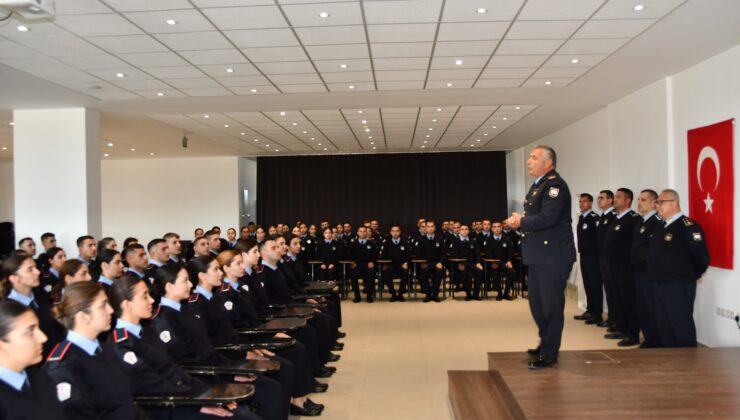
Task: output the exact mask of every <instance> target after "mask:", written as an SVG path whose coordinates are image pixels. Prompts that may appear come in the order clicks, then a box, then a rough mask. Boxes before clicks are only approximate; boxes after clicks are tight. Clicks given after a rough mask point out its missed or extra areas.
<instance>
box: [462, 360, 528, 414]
mask: <svg viewBox="0 0 740 420" xmlns="http://www.w3.org/2000/svg"><path fill="white" fill-rule="evenodd" d="M447 377H448V380H449V385H448V389H449V396H450V404H451V405H452V411H453V413H454V415H455V419H456V420H489V419H525V418H526V416H525V415H524V412H523V411H522V409H521V408H520V407H519V404H517V402H516V400H515V399H514V396H513V395H512V394H511V391H509V388H508V387H507V386H506V383H505V382H504V380H503V378H502V377H501V375H500V374H499V373H498V372H497V371H476V370H469V371H466V370H451V371H448V372H447Z"/></svg>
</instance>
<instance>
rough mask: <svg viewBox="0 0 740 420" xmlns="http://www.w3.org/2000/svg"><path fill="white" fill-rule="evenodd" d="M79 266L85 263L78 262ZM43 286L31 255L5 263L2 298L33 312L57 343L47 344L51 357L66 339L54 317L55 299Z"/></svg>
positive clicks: (1, 274) (0, 275)
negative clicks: (42, 289)
mask: <svg viewBox="0 0 740 420" xmlns="http://www.w3.org/2000/svg"><path fill="white" fill-rule="evenodd" d="M77 264H81V263H80V262H79V261H78V262H77ZM39 284H40V283H39V271H38V269H36V263H35V262H34V260H33V258H31V257H30V256H28V255H27V254H23V255H12V256H10V257H8V258H6V259H5V260H4V261H3V263H2V269H1V270H0V296H2V298H3V299H7V300H12V301H16V302H18V303H21V304H23V305H25V306H28V307H29V308H31V309H33V312H34V314H35V315H36V317H37V318H38V320H39V328H41V330H42V331H43V332H44V334H46V336H47V337H49V339H50V340H53V341H51V342H49V341H47V342H46V344H44V355H47V354H49V352H51V349H52V347H53V346H54V344H56V342H59V341H60V340H62V339H63V338H64V334H65V332H64V328H63V327H62V326H61V325H59V323H58V322H56V320H55V319H54V317H52V315H51V298H50V296H49V295H48V294H47V293H45V292H42V291H38V289H37V287H38V286H39ZM34 289H36V290H34Z"/></svg>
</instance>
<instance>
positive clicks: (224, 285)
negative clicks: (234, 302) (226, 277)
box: [221, 281, 231, 292]
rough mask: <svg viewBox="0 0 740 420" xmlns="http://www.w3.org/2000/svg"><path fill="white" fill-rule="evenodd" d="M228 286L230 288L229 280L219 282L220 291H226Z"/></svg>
mask: <svg viewBox="0 0 740 420" xmlns="http://www.w3.org/2000/svg"><path fill="white" fill-rule="evenodd" d="M229 288H231V285H230V284H229V282H226V281H225V282H223V283H221V291H222V292H228V291H229Z"/></svg>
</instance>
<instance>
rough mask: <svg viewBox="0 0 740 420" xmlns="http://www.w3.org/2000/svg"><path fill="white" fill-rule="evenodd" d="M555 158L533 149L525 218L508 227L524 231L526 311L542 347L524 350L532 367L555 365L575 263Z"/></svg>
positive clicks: (515, 217) (566, 199)
mask: <svg viewBox="0 0 740 420" xmlns="http://www.w3.org/2000/svg"><path fill="white" fill-rule="evenodd" d="M556 166H557V155H556V154H555V150H553V149H552V148H551V147H549V146H544V145H540V146H537V147H535V148H534V149H533V150H532V152H531V153H530V154H529V159H527V169H528V171H529V174H530V175H531V176H533V177H536V180H535V182H534V184H532V187H531V188H530V189H529V192H528V193H527V197H526V198H525V200H524V214H519V213H513V214H512V215H511V217H509V218H508V219H506V224H507V225H509V226H510V227H512V228H515V229H516V228H521V230H522V232H523V233H522V258H523V260H524V264H525V265H527V266H528V269H529V308H530V310H531V311H532V317H533V318H534V320H535V322H536V323H537V328H538V329H539V336H540V346H539V347H538V348H536V349H530V350H528V351H527V352H528V353H529V354H531V355H536V356H537V359H535V360H534V361H532V362H530V363H529V368H530V369H540V368H545V367H549V366H553V365H555V364H556V363H557V360H558V352H559V350H560V341H561V339H562V335H563V323H564V319H563V318H564V315H563V310H564V309H565V287H566V285H567V284H568V276H569V275H570V270H571V268H572V267H573V263H574V262H575V260H576V249H575V246H574V245H573V230H572V228H571V222H572V220H571V217H570V190H569V189H568V184H566V182H565V180H564V179H562V178H561V177H560V175H559V174H558V173H557V172H556V171H555V168H556Z"/></svg>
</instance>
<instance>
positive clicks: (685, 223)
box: [682, 216, 694, 226]
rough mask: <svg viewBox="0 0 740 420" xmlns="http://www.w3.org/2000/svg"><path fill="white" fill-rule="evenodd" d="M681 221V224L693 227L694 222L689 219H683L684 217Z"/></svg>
mask: <svg viewBox="0 0 740 420" xmlns="http://www.w3.org/2000/svg"><path fill="white" fill-rule="evenodd" d="M682 220H683V224H684V225H686V226H693V225H694V221H693V220H691V219H689V218H688V217H685V216H684V217H683V218H682Z"/></svg>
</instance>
